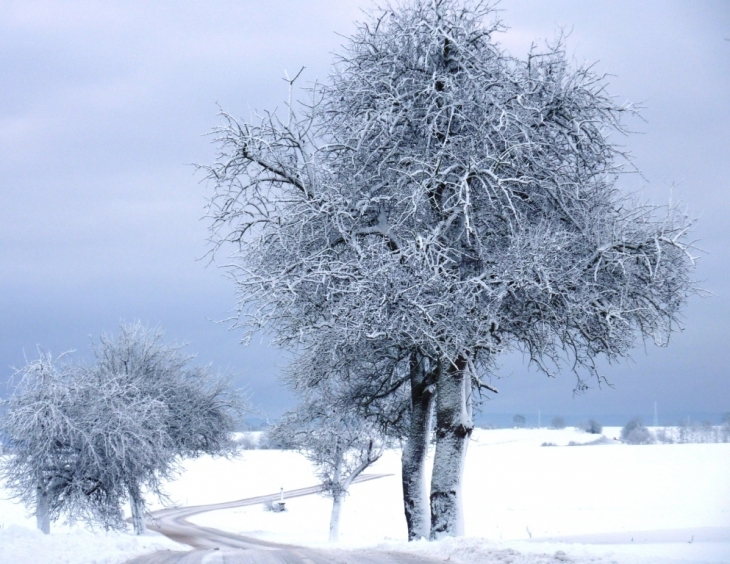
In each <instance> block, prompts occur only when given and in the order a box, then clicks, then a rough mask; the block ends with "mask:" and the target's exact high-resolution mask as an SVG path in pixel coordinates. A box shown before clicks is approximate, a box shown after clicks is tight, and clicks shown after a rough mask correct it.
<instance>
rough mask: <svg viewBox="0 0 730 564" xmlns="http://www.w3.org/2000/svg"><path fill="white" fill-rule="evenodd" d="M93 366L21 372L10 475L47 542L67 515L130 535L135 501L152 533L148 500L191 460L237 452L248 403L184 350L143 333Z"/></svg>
mask: <svg viewBox="0 0 730 564" xmlns="http://www.w3.org/2000/svg"><path fill="white" fill-rule="evenodd" d="M95 352H96V355H97V362H95V363H93V364H91V365H83V364H76V365H72V364H68V363H66V364H59V363H57V362H55V361H54V360H53V359H52V358H51V356H50V355H48V354H46V353H41V355H40V357H39V359H37V360H34V361H31V362H29V363H28V364H27V365H26V366H25V367H24V368H22V369H21V370H19V371H18V374H17V375H16V378H17V380H18V384H17V386H16V389H15V392H14V394H13V395H12V396H11V398H10V399H9V400H8V401H7V407H8V409H7V412H6V414H5V415H4V417H3V418H2V421H0V428H1V429H2V431H3V433H4V434H6V435H7V437H8V450H9V454H10V456H8V457H6V458H5V459H4V461H3V467H2V473H3V476H4V478H5V480H6V483H7V486H8V488H9V489H10V491H11V492H13V494H14V495H15V496H16V497H17V498H18V499H20V500H21V501H22V502H23V503H25V504H26V505H27V506H28V507H35V508H36V515H37V520H38V527H39V528H40V529H41V530H42V531H43V532H45V533H48V532H49V530H50V522H51V521H52V520H55V519H57V518H58V517H60V516H61V515H65V516H66V517H67V518H68V519H69V520H70V521H73V520H75V519H84V520H87V521H89V522H95V523H100V524H102V525H103V526H104V527H106V528H110V527H111V528H117V527H123V526H125V525H124V521H123V512H122V503H123V502H124V501H125V500H129V501H130V506H131V509H132V522H133V526H134V530H135V532H137V533H138V534H141V533H142V532H144V530H145V524H144V517H143V512H144V499H143V491H146V492H148V493H150V494H154V495H158V496H161V495H163V492H162V483H163V482H164V480H166V479H168V478H170V477H172V476H173V475H174V474H175V472H176V471H177V469H178V466H179V461H180V459H181V458H183V457H188V456H197V455H199V454H202V453H210V454H220V453H225V452H227V451H229V449H230V447H231V445H230V443H229V440H230V433H231V432H232V431H233V427H234V424H235V421H236V415H237V412H238V409H239V408H240V401H239V399H238V397H237V396H236V395H235V394H229V393H228V392H227V390H226V387H225V381H224V380H221V379H219V378H214V377H212V375H211V374H210V371H209V370H208V369H207V368H198V367H192V366H190V365H189V364H190V360H191V357H190V356H188V355H185V354H183V353H182V351H181V350H180V347H176V346H170V345H165V344H164V343H163V342H162V332H161V331H160V330H157V329H148V328H146V327H143V326H141V325H140V324H134V325H125V326H122V327H121V329H120V332H119V335H118V337H116V338H113V337H108V336H105V337H102V339H101V344H100V345H99V346H98V347H97V348H96V350H95Z"/></svg>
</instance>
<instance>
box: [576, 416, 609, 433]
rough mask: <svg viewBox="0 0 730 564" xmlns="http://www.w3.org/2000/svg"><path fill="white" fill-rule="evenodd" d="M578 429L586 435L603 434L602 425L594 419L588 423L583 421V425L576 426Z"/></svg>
mask: <svg viewBox="0 0 730 564" xmlns="http://www.w3.org/2000/svg"><path fill="white" fill-rule="evenodd" d="M578 428H579V429H580V430H581V431H585V432H586V433H590V434H592V435H600V434H601V433H603V425H601V424H600V423H599V422H598V421H596V420H595V419H589V420H588V421H583V423H581V424H580V425H578Z"/></svg>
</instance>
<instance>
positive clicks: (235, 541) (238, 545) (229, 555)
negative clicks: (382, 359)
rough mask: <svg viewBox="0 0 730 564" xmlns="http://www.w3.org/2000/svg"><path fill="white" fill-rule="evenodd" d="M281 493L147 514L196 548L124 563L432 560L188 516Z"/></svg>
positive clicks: (296, 493) (307, 491) (384, 563)
mask: <svg viewBox="0 0 730 564" xmlns="http://www.w3.org/2000/svg"><path fill="white" fill-rule="evenodd" d="M390 475H391V474H363V475H361V476H358V477H357V478H356V479H355V483H358V482H365V481H368V480H375V479H377V478H383V477H385V476H390ZM320 491H322V486H310V487H308V488H301V489H298V490H291V491H288V492H286V498H287V499H291V498H293V497H302V496H305V495H312V494H316V493H319V492H320ZM279 495H280V494H278V493H277V494H270V495H262V496H258V497H251V498H247V499H241V500H238V501H229V502H226V503H215V504H210V505H196V506H191V507H171V508H168V509H161V510H159V511H155V512H153V513H152V514H151V516H150V518H148V520H147V528H149V529H151V530H153V531H157V532H159V533H162V534H163V535H165V536H166V537H169V538H170V539H172V540H174V541H176V542H179V543H183V544H187V545H189V546H192V547H193V548H194V549H195V550H192V551H184V552H176V551H169V550H167V551H158V552H154V553H152V554H148V555H145V556H140V557H138V558H135V559H133V560H130V561H129V562H128V563H127V564H396V563H397V564H430V563H434V562H436V561H435V560H432V559H428V558H423V557H420V556H415V555H411V554H404V553H396V552H389V551H373V552H370V551H368V552H353V551H343V550H320V549H309V548H304V547H299V546H293V545H288V544H279V543H273V542H267V541H263V540H259V539H255V538H253V537H248V536H244V535H236V534H233V533H229V532H227V531H221V530H219V529H213V528H210V527H200V526H198V525H195V524H193V523H190V522H189V521H187V519H188V518H189V517H192V516H193V515H197V514H199V513H205V512H208V511H217V510H220V509H230V508H233V507H244V506H247V505H257V504H261V503H265V502H267V501H278V500H279Z"/></svg>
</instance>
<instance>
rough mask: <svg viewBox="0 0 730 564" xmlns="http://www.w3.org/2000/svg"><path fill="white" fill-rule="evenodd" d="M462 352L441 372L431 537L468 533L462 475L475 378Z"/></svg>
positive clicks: (438, 392)
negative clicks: (463, 502)
mask: <svg viewBox="0 0 730 564" xmlns="http://www.w3.org/2000/svg"><path fill="white" fill-rule="evenodd" d="M466 367H467V360H466V358H465V357H464V356H463V355H462V356H460V357H458V358H457V359H456V362H455V363H454V364H452V365H451V366H450V367H449V369H448V370H447V371H445V372H442V373H441V374H440V375H439V378H438V381H437V387H436V454H435V456H434V461H433V476H432V478H431V539H432V540H436V539H438V538H441V537H444V536H452V537H453V536H460V535H463V534H464V520H463V509H462V495H461V475H462V470H463V466H464V457H465V456H466V447H467V445H468V442H469V437H470V436H471V432H472V429H473V424H472V418H471V378H470V376H469V374H468V371H467V370H466Z"/></svg>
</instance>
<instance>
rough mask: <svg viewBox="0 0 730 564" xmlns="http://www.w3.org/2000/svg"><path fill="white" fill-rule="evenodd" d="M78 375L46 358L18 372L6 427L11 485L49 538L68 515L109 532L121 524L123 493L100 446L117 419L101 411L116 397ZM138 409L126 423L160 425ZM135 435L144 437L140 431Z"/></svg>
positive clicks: (147, 410)
mask: <svg viewBox="0 0 730 564" xmlns="http://www.w3.org/2000/svg"><path fill="white" fill-rule="evenodd" d="M79 376H80V372H79V371H78V369H77V368H76V367H73V366H70V365H67V364H58V363H57V362H56V361H54V359H53V358H52V357H51V355H50V354H47V353H45V352H43V351H41V352H40V355H39V358H38V359H36V360H33V361H30V362H28V363H27V364H26V365H25V366H24V367H23V368H22V369H20V370H18V371H17V372H16V374H15V378H16V379H17V385H16V387H15V391H14V393H13V395H12V396H11V398H10V399H9V400H7V402H6V405H7V408H8V409H7V412H6V414H5V415H4V417H3V418H2V421H1V422H0V426H1V427H2V430H3V432H4V434H5V435H6V436H7V438H8V451H9V452H8V454H9V456H7V457H6V458H4V460H3V461H2V474H3V477H4V478H5V481H6V486H7V488H8V489H9V490H10V492H11V493H12V494H13V495H14V496H15V497H16V498H17V499H19V500H20V501H21V502H23V503H24V504H25V505H26V506H27V507H35V514H36V521H37V524H38V528H39V529H40V530H41V531H42V532H43V533H45V534H48V533H49V532H50V523H51V521H53V520H56V519H57V518H58V517H59V516H61V515H62V514H64V515H66V516H67V518H68V519H69V520H70V521H73V520H74V519H76V518H84V519H87V520H89V521H95V522H101V523H102V524H103V525H104V526H106V527H109V526H114V525H115V524H119V523H121V517H122V514H121V511H120V509H119V500H120V499H121V498H123V497H124V491H123V489H122V488H121V487H120V484H119V483H118V481H116V480H114V479H110V478H111V477H110V475H109V473H108V469H109V468H108V466H107V457H106V455H105V453H104V452H99V451H98V449H97V448H96V445H95V443H96V441H97V440H98V438H99V437H106V436H107V433H106V432H105V431H104V429H102V427H106V426H108V425H109V424H110V423H111V417H110V415H111V414H110V413H109V412H106V413H104V414H103V415H101V416H100V414H99V410H98V407H99V406H100V405H108V402H109V400H110V399H112V398H113V396H114V394H115V392H118V390H116V389H109V388H106V387H104V388H98V387H95V386H93V385H90V384H89V382H87V381H86V380H85V379H84V378H81V377H79ZM134 407H135V409H136V413H134V414H132V413H129V415H130V417H129V418H125V419H124V420H125V421H126V422H127V423H132V424H134V425H145V424H147V423H145V421H149V422H152V421H154V420H155V417H156V410H155V409H154V408H153V406H151V405H150V404H149V402H140V403H138V404H136V405H135V406H134ZM117 430H119V429H117ZM130 431H131V429H130ZM124 434H125V435H126V433H124ZM131 434H132V436H143V434H141V433H140V432H139V429H135V430H133V431H132V433H131Z"/></svg>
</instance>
